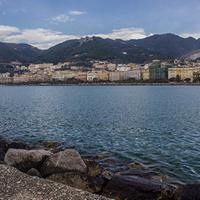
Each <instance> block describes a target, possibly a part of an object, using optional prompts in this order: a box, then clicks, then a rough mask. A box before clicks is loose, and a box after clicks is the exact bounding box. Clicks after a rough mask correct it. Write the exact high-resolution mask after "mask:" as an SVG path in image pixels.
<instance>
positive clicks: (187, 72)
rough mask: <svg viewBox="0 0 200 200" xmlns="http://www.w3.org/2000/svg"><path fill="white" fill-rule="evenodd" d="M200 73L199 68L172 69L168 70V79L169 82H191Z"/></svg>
mask: <svg viewBox="0 0 200 200" xmlns="http://www.w3.org/2000/svg"><path fill="white" fill-rule="evenodd" d="M199 71H200V67H174V68H169V69H168V78H169V80H172V79H173V80H176V79H180V80H183V81H184V80H188V81H189V80H190V81H191V82H193V80H194V78H196V76H197V74H198V73H199Z"/></svg>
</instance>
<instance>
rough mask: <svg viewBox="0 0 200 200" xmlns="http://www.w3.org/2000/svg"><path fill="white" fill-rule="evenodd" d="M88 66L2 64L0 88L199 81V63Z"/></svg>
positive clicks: (67, 64)
mask: <svg viewBox="0 0 200 200" xmlns="http://www.w3.org/2000/svg"><path fill="white" fill-rule="evenodd" d="M89 62H90V66H89V67H88V66H85V65H84V64H82V65H81V64H80V63H78V64H77V63H74V62H72V61H69V62H64V63H58V64H52V63H42V64H29V65H23V64H21V63H18V62H13V63H9V64H6V65H7V66H9V67H10V69H11V70H10V71H7V72H1V73H0V84H28V83H33V84H34V83H124V82H125V83H137V82H138V83H140V82H142V83H143V82H144V83H145V82H146V83H154V82H155V83H165V82H183V83H198V82H199V81H200V62H198V61H196V62H193V61H186V60H184V61H181V60H174V61H173V62H166V61H165V62H163V61H160V60H153V61H152V62H151V63H148V64H143V65H141V64H135V63H129V64H116V63H111V62H109V61H99V60H93V61H89Z"/></svg>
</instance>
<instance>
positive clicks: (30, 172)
mask: <svg viewBox="0 0 200 200" xmlns="http://www.w3.org/2000/svg"><path fill="white" fill-rule="evenodd" d="M27 174H28V175H30V176H37V177H39V178H42V175H41V174H40V172H39V171H38V170H37V169H35V168H31V169H29V170H28V171H27Z"/></svg>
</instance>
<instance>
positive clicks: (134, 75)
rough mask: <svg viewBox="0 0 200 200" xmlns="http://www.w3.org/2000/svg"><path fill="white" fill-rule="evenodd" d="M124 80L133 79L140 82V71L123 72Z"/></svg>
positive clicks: (136, 69)
mask: <svg viewBox="0 0 200 200" xmlns="http://www.w3.org/2000/svg"><path fill="white" fill-rule="evenodd" d="M124 79H125V80H128V79H135V80H141V79H142V71H141V69H140V68H135V69H132V70H131V71H126V72H125V77H124Z"/></svg>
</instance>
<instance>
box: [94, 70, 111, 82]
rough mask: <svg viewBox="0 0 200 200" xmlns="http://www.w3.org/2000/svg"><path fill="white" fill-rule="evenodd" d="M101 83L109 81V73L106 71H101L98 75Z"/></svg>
mask: <svg viewBox="0 0 200 200" xmlns="http://www.w3.org/2000/svg"><path fill="white" fill-rule="evenodd" d="M97 75H98V80H99V81H105V82H106V81H108V80H109V73H108V72H106V71H101V72H98V73H97Z"/></svg>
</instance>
